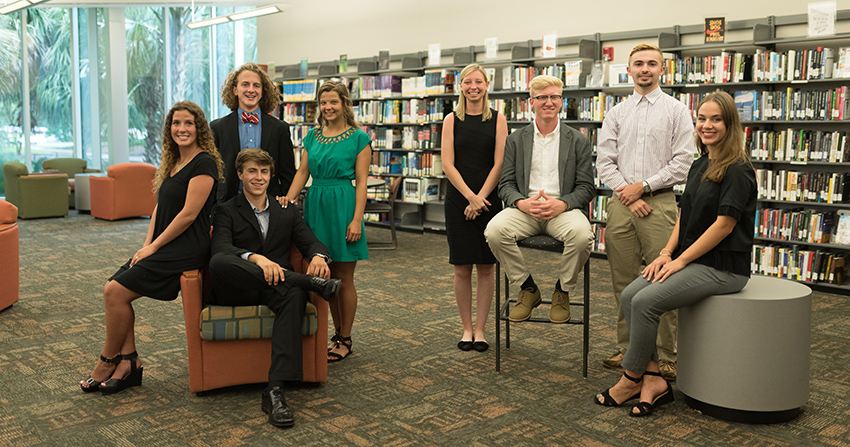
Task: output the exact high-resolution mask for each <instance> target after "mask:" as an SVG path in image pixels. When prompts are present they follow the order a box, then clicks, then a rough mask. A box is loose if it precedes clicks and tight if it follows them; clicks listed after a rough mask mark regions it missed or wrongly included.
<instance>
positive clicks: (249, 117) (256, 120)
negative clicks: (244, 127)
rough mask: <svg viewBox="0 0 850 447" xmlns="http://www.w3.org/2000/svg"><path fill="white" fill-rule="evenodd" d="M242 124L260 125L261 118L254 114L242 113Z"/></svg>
mask: <svg viewBox="0 0 850 447" xmlns="http://www.w3.org/2000/svg"><path fill="white" fill-rule="evenodd" d="M242 122H243V123H253V124H260V117H259V116H257V115H256V114H254V113H248V112H242Z"/></svg>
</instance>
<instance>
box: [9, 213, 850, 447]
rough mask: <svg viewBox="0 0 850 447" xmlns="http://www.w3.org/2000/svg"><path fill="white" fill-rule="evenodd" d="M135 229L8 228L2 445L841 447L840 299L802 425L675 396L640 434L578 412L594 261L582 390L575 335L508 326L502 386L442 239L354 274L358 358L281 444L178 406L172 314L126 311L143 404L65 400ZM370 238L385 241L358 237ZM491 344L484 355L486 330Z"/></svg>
mask: <svg viewBox="0 0 850 447" xmlns="http://www.w3.org/2000/svg"><path fill="white" fill-rule="evenodd" d="M148 222H149V221H148V220H146V219H134V220H122V221H116V222H106V221H101V220H96V219H93V218H92V217H91V216H88V215H78V214H77V213H76V212H73V211H72V213H71V215H70V216H69V217H67V218H59V219H40V220H24V221H21V222H20V227H21V294H20V302H18V303H17V304H15V305H14V306H13V307H12V308H10V309H8V310H6V311H4V312H2V313H0V445H2V446H35V445H51V446H53V445H85V446H112V445H121V446H132V445H145V446H166V445H192V446H239V445H298V446H455V445H456V446H524V445H534V446H536V445H553V446H554V445H586V446H607V445H612V446H628V445H657V446H669V445H677V446H678V445H683V446H689V445H698V446H703V445H704V446H716V445H730V446H732V445H734V446H799V445H829V446H847V447H850V298H848V297H845V296H838V295H833V294H825V293H815V295H814V300H813V303H814V312H813V321H812V328H813V331H812V363H811V371H812V374H811V395H810V399H809V402H808V404H807V405H806V406H805V407H804V412H803V414H802V415H801V416H800V417H799V418H797V419H795V420H793V421H791V422H788V423H784V424H777V425H744V424H737V423H729V422H724V421H721V420H717V419H713V418H711V417H708V416H705V415H702V414H700V413H698V412H697V411H695V410H693V409H691V408H689V407H688V406H686V405H685V404H684V403H683V401H682V398H681V394H680V393H679V392H678V391H676V397H677V400H676V402H674V403H673V404H670V405H666V406H664V407H662V408H661V409H660V410H659V411H657V413H656V414H655V415H653V416H652V417H649V418H643V419H637V418H630V417H628V416H627V414H626V413H627V411H628V409H627V408H613V409H608V408H603V407H600V406H597V405H594V404H593V403H592V402H591V399H592V398H593V396H594V395H595V394H596V393H597V392H599V391H601V390H603V389H605V388H607V387H609V386H611V385H613V384H614V383H615V382H616V380H617V379H618V375H619V372H617V371H611V370H606V369H604V368H602V367H601V361H602V359H603V358H605V357H606V356H607V355H610V354H611V353H612V352H613V342H612V340H613V337H614V330H613V328H614V306H613V304H614V303H613V298H612V294H611V292H610V290H611V286H610V279H609V276H608V275H609V273H608V266H607V262H606V261H604V260H601V259H593V260H592V261H591V264H592V273H593V277H592V287H591V289H592V294H593V295H592V296H593V307H592V309H591V321H592V325H591V352H590V367H589V375H588V378H587V379H584V378H582V376H581V336H580V327H578V326H564V325H536V324H528V323H524V324H515V325H512V327H511V335H512V340H511V341H512V343H511V349H510V350H508V351H505V352H504V357H503V360H502V372H501V373H497V372H496V371H495V368H494V356H495V353H494V352H493V349H491V350H490V351H488V352H485V353H477V352H475V351H471V352H461V351H459V350H458V349H457V348H456V347H455V344H456V343H457V340H458V339H459V335H460V320H459V317H458V314H457V309H456V306H455V303H454V295H453V291H452V267H451V266H449V265H448V263H447V257H448V250H447V247H446V243H445V236H443V235H438V234H424V235H421V234H411V233H401V234H400V236H399V248H398V249H397V250H389V251H372V252H371V259H369V260H368V261H362V262H361V263H359V265H358V267H357V275H356V282H357V286H358V294H359V298H360V306H359V308H358V313H357V321H356V325H355V329H354V334H353V335H354V354H352V356H351V357H350V358H348V359H346V360H345V361H343V362H340V363H334V364H331V365H329V381H328V383H326V384H324V385H321V386H308V385H299V386H293V387H291V388H290V389H289V391H288V392H287V397H288V400H289V402H290V404H291V405H292V407H293V408H294V410H295V417H296V425H295V427H294V428H292V429H288V430H280V429H276V428H274V427H272V426H271V425H269V424H268V423H267V421H266V417H265V415H264V414H263V413H262V411H261V410H260V393H261V391H262V389H263V385H250V386H240V387H233V388H228V389H223V390H218V391H213V392H210V393H208V394H207V395H205V396H203V397H198V396H195V395H194V394H192V393H190V392H189V389H188V372H187V365H186V338H185V334H184V330H183V315H182V310H181V308H180V300H179V299H178V300H177V301H176V302H170V303H168V302H166V303H163V302H157V301H154V300H148V299H142V300H139V301H137V304H136V307H135V308H136V319H137V326H136V334H137V343H138V350H139V353H140V354H141V356H142V359H143V361H144V362H145V377H144V383H143V385H142V386H141V387H138V388H134V389H130V390H127V391H125V392H122V393H119V394H117V395H114V396H101V395H98V394H95V395H86V394H83V393H82V392H80V390H79V387H78V385H77V382H78V381H79V380H80V379H81V378H83V377H85V376H86V374H88V372H89V371H90V369H91V367H92V366H93V365H94V362H95V358H96V356H97V354H98V353H99V351H100V348H101V346H102V342H103V338H104V322H103V303H102V297H101V290H102V286H103V283H104V282H105V280H106V278H108V277H109V275H110V274H112V273H113V271H114V270H115V269H116V268H117V266H118V265H119V264H120V263H121V262H123V261H124V260H125V259H127V258H128V257H129V256H130V255H131V254H132V253H133V252H134V251H135V250H136V249H137V248H138V247H139V246H140V245H141V243H142V242H143V240H144V236H145V230H146V228H147V225H148ZM378 231H380V232H383V231H386V230H383V229H376V228H374V227H369V228H368V229H367V235H373V234H375V232H378ZM527 255H528V258H529V261H530V264H532V265H533V266H534V271H535V273H539V274H538V276H537V279H538V283H539V284H550V283H552V282H554V276H555V270H556V268H557V260H556V258H555V257H554V256H552V255H551V254H550V253H544V252H533V251H528V252H527ZM577 290H581V289H580V284H579V288H578V289H577ZM535 312H543V313H545V312H546V310H545V309H537V310H535ZM491 321H492V320H491ZM488 334H490V337H489V339H488V340H489V341H490V342H491V344H492V343H494V342H495V340H494V339H493V335H492V334H493V327H492V323H491V324H489V326H488ZM775 373H776V374H782V371H776V372H775ZM674 388H675V386H674ZM776 392H777V393H781V392H782V390H776Z"/></svg>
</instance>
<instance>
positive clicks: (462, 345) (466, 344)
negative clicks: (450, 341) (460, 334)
mask: <svg viewBox="0 0 850 447" xmlns="http://www.w3.org/2000/svg"><path fill="white" fill-rule="evenodd" d="M474 344H475V343H473V342H471V341H463V340H461V341H459V342H457V348H458V349H460V350H461V351H472V348H473V345H474Z"/></svg>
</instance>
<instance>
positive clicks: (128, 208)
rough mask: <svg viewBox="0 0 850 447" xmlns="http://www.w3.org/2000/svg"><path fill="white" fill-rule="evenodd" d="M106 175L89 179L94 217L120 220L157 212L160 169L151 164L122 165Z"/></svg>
mask: <svg viewBox="0 0 850 447" xmlns="http://www.w3.org/2000/svg"><path fill="white" fill-rule="evenodd" d="M106 174H107V176H106V177H91V178H90V179H89V191H90V194H91V215H92V216H94V217H97V218H99V219H105V220H116V219H124V218H127V217H138V216H150V215H151V214H152V213H153V209H154V207H155V206H156V195H155V194H154V193H153V179H154V176H155V175H156V167H154V166H153V165H151V164H148V163H120V164H117V165H112V166H110V167H109V168H108V169H107V170H106Z"/></svg>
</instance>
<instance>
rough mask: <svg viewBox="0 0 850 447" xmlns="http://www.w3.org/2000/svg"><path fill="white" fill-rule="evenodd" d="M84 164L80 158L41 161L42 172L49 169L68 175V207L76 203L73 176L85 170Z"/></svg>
mask: <svg viewBox="0 0 850 447" xmlns="http://www.w3.org/2000/svg"><path fill="white" fill-rule="evenodd" d="M86 164H87V162H86V161H85V160H83V159H82V158H51V159H50V160H44V161H43V162H42V163H41V169H43V170H44V172H48V170H49V171H51V172H54V173H58V174H67V175H68V186H69V187H70V191H69V194H68V207H70V208H73V207H74V205H75V204H76V203H75V202H76V200H75V193H74V176H76V175H77V174H82V173H84V172H87V171H88V169H86Z"/></svg>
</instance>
